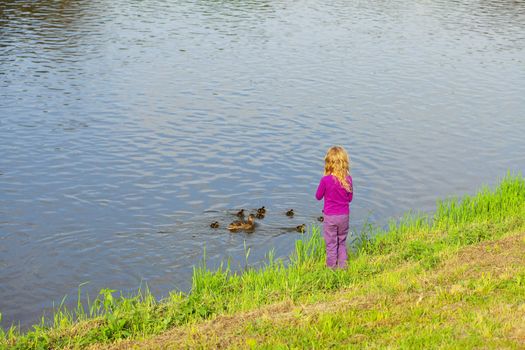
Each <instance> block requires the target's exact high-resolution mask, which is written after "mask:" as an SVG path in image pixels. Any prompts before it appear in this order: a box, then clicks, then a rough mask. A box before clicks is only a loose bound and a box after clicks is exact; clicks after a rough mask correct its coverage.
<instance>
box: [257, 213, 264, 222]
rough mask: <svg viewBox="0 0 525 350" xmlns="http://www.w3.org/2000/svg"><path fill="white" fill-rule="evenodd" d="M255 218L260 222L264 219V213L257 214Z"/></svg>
mask: <svg viewBox="0 0 525 350" xmlns="http://www.w3.org/2000/svg"><path fill="white" fill-rule="evenodd" d="M255 218H256V219H259V220H261V219H264V213H259V212H257V214H255Z"/></svg>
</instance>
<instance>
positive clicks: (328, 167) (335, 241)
mask: <svg viewBox="0 0 525 350" xmlns="http://www.w3.org/2000/svg"><path fill="white" fill-rule="evenodd" d="M324 161H325V165H324V176H323V177H322V178H321V181H320V182H319V187H317V192H316V194H315V197H316V198H317V200H321V199H323V197H324V207H323V213H324V222H323V237H324V240H325V243H326V265H327V266H328V267H331V268H335V267H339V268H344V267H346V259H347V254H346V236H347V235H348V221H349V217H350V202H351V201H352V197H353V195H354V190H353V187H352V177H351V176H350V160H349V158H348V153H346V151H345V149H344V148H343V147H341V146H333V147H330V148H329V149H328V152H326V156H325V157H324Z"/></svg>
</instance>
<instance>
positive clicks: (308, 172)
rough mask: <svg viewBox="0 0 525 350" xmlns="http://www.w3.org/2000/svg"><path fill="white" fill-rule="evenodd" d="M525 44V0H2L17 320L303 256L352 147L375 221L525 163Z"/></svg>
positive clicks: (0, 217)
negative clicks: (330, 151)
mask: <svg viewBox="0 0 525 350" xmlns="http://www.w3.org/2000/svg"><path fill="white" fill-rule="evenodd" d="M524 60H525V3H523V2H521V1H498V2H488V1H477V2H472V1H466V0H464V1H444V0H442V1H439V0H436V1H431V2H429V1H420V0H419V1H415V2H406V1H388V2H373V3H372V2H363V1H346V0H333V1H328V2H327V1H319V0H299V1H295V2H289V1H285V2H274V1H250V0H248V1H242V2H237V1H177V2H170V3H167V2H164V1H152V0H144V1H121V0H113V1H102V0H93V1H51V0H48V1H44V0H42V1H33V2H27V1H0V86H1V89H0V140H1V143H0V312H2V315H3V318H4V319H3V322H2V325H3V326H4V327H7V326H8V325H10V324H11V323H12V322H15V323H19V324H20V325H22V327H27V326H28V325H30V324H32V323H34V322H36V321H37V320H38V319H39V318H40V316H41V315H42V314H43V313H44V312H45V313H46V314H47V315H49V312H50V310H51V309H52V307H53V304H55V305H56V304H58V303H60V300H61V299H62V297H63V296H64V295H69V297H68V299H66V304H67V305H72V304H74V303H75V298H76V291H77V288H78V286H79V284H81V283H83V282H89V283H88V284H87V285H85V286H83V287H82V288H83V291H84V292H88V293H89V294H90V296H94V295H96V293H97V291H98V290H100V289H101V288H113V289H117V290H122V291H126V292H129V291H133V290H136V289H137V288H138V287H139V286H140V285H141V283H147V284H148V285H149V287H150V288H151V290H152V291H153V292H154V293H155V294H156V295H158V296H162V295H166V294H167V293H168V291H169V290H172V289H178V290H186V291H187V290H188V289H189V288H190V286H191V271H192V267H193V266H194V265H196V264H199V263H200V261H201V258H202V256H203V250H204V246H206V255H207V259H208V261H209V262H208V264H209V265H210V266H217V264H219V263H220V262H221V261H224V260H226V259H228V258H230V259H231V260H232V265H233V266H234V267H235V268H239V267H242V266H243V265H244V264H245V260H246V258H245V245H246V249H247V248H250V255H249V257H248V262H249V263H250V264H257V262H260V261H261V260H262V259H263V258H264V256H265V254H266V253H267V252H268V251H269V250H270V249H274V250H275V252H276V255H277V256H281V257H283V256H286V255H287V254H288V253H289V252H290V251H291V250H292V248H293V244H294V241H295V240H296V239H297V238H298V237H300V235H299V234H297V233H293V232H290V231H289V230H287V228H290V227H294V226H296V225H298V224H301V223H308V224H311V223H314V222H315V218H316V217H317V216H319V214H320V209H321V203H319V202H316V201H315V199H314V197H313V194H314V192H315V189H316V186H317V183H318V181H319V179H320V176H321V173H322V167H323V157H324V153H325V151H326V149H327V148H328V146H330V145H332V144H342V145H344V146H345V147H346V148H347V149H348V150H349V152H350V155H351V158H352V163H353V171H352V173H353V176H354V186H355V200H354V203H353V205H352V218H351V222H352V230H354V231H355V230H358V229H359V227H360V225H361V224H362V223H363V222H364V221H365V220H367V219H368V220H371V221H374V222H377V223H384V222H385V221H386V220H387V219H388V218H390V217H394V218H395V217H397V216H399V215H401V214H402V213H403V212H405V211H407V210H409V209H416V210H421V211H432V210H433V208H434V204H435V200H436V199H437V198H440V197H446V196H450V195H462V194H464V193H473V192H475V191H476V190H477V189H478V188H479V187H480V186H481V185H483V184H489V185H491V184H494V183H495V182H496V181H497V179H498V178H499V177H502V176H503V175H504V174H505V173H506V172H507V170H511V171H523V170H524V169H525V144H524V143H523V135H525V123H524V120H525V112H524V111H525V69H524V68H525V65H524ZM262 205H264V206H266V207H267V208H268V210H269V213H268V215H267V217H266V218H265V219H264V220H263V221H260V224H259V226H258V228H257V230H256V232H255V233H253V234H243V233H239V234H230V233H228V232H227V231H226V230H225V229H224V227H225V225H227V224H228V223H229V222H230V221H231V220H232V219H233V216H232V215H231V213H232V212H233V211H234V210H235V209H238V208H257V207H259V206H262ZM289 208H294V209H295V211H296V213H297V215H296V216H295V217H294V218H293V219H289V218H287V217H286V216H285V215H284V212H285V211H286V209H289ZM215 220H218V221H219V222H221V224H222V225H223V228H222V229H218V230H213V229H211V228H210V227H209V224H210V223H211V222H212V221H215Z"/></svg>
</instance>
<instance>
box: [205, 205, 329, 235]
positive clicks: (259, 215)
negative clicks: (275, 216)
mask: <svg viewBox="0 0 525 350" xmlns="http://www.w3.org/2000/svg"><path fill="white" fill-rule="evenodd" d="M294 214H295V213H294V211H293V209H290V210H288V211H286V216H288V217H293V216H294ZM235 215H236V216H237V217H239V218H240V220H237V221H234V222H232V223H231V224H229V225H228V227H227V229H228V230H230V231H232V232H235V231H239V230H243V231H248V232H250V231H253V230H254V228H255V219H259V220H261V219H264V216H265V215H266V208H265V207H264V206H263V207H261V208H259V209H257V211H256V212H255V214H253V213H250V214H249V215H248V217H247V219H246V220H244V216H245V211H244V209H241V210H239V211H238V212H237V213H236V214H235ZM321 219H322V217H321V218H318V220H319V221H322V220H321ZM210 227H211V228H219V222H218V221H214V222H212V223H211V224H210ZM295 230H296V231H297V232H301V233H303V232H304V231H305V230H306V224H301V225H299V226H297V227H296V228H295Z"/></svg>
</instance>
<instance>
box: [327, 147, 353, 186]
mask: <svg viewBox="0 0 525 350" xmlns="http://www.w3.org/2000/svg"><path fill="white" fill-rule="evenodd" d="M324 174H325V175H333V176H335V177H336V178H337V180H339V183H340V184H341V186H343V188H344V189H345V190H347V191H348V192H351V191H352V189H351V188H350V184H349V183H348V181H347V179H346V177H347V176H348V175H350V157H348V153H346V151H345V149H344V148H343V147H342V146H332V147H330V148H329V149H328V151H327V152H326V156H325V157H324Z"/></svg>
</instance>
